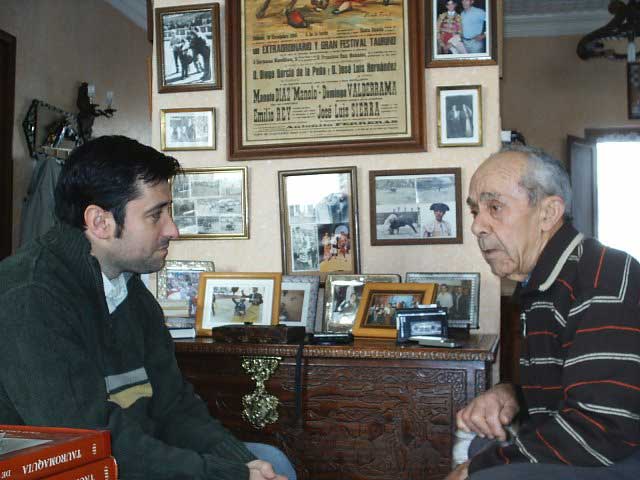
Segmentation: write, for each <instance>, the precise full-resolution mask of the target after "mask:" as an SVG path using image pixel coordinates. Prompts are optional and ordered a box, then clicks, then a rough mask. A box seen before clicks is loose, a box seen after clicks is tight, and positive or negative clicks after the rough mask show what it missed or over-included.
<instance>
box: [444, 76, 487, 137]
mask: <svg viewBox="0 0 640 480" xmlns="http://www.w3.org/2000/svg"><path fill="white" fill-rule="evenodd" d="M437 96H438V101H437V110H438V146H439V147H468V146H480V145H482V96H481V87H480V85H472V86H461V87H438V88H437Z"/></svg>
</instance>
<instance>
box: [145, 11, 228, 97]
mask: <svg viewBox="0 0 640 480" xmlns="http://www.w3.org/2000/svg"><path fill="white" fill-rule="evenodd" d="M155 11H156V43H157V58H158V92H159V93H169V92H191V91H195V90H214V89H220V88H222V71H221V69H220V6H219V4H217V3H203V4H199V5H185V6H177V7H166V8H156V9H155Z"/></svg>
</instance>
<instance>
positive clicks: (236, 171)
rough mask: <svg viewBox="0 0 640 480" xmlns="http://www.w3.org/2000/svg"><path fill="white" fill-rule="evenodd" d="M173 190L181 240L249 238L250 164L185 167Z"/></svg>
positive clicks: (176, 178) (177, 177)
mask: <svg viewBox="0 0 640 480" xmlns="http://www.w3.org/2000/svg"><path fill="white" fill-rule="evenodd" d="M171 192H172V195H173V203H172V205H171V215H172V216H173V220H174V222H175V223H176V226H177V227H178V232H179V234H180V235H179V237H178V239H200V240H201V239H206V238H211V239H242V238H249V222H248V219H249V208H248V180H247V167H218V168H193V169H185V170H184V174H183V175H177V176H176V177H174V178H173V179H172V180H171Z"/></svg>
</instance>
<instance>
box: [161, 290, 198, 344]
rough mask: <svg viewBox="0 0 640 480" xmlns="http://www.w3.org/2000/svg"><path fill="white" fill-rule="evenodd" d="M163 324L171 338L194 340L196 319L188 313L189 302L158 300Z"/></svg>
mask: <svg viewBox="0 0 640 480" xmlns="http://www.w3.org/2000/svg"><path fill="white" fill-rule="evenodd" d="M159 303H160V307H162V312H163V313H164V319H165V324H166V325H167V328H168V329H169V333H170V334H171V336H172V337H173V338H195V336H196V319H195V318H194V317H193V316H191V312H189V300H168V299H163V300H159Z"/></svg>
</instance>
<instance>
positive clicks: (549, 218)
mask: <svg viewBox="0 0 640 480" xmlns="http://www.w3.org/2000/svg"><path fill="white" fill-rule="evenodd" d="M564 210H565V206H564V200H562V198H561V197H559V196H557V195H551V196H549V197H546V198H544V199H543V200H542V201H541V202H540V227H541V228H542V230H543V231H545V232H548V231H549V230H552V229H553V228H554V227H555V226H556V225H557V224H558V222H560V221H561V220H562V217H563V215H564Z"/></svg>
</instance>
